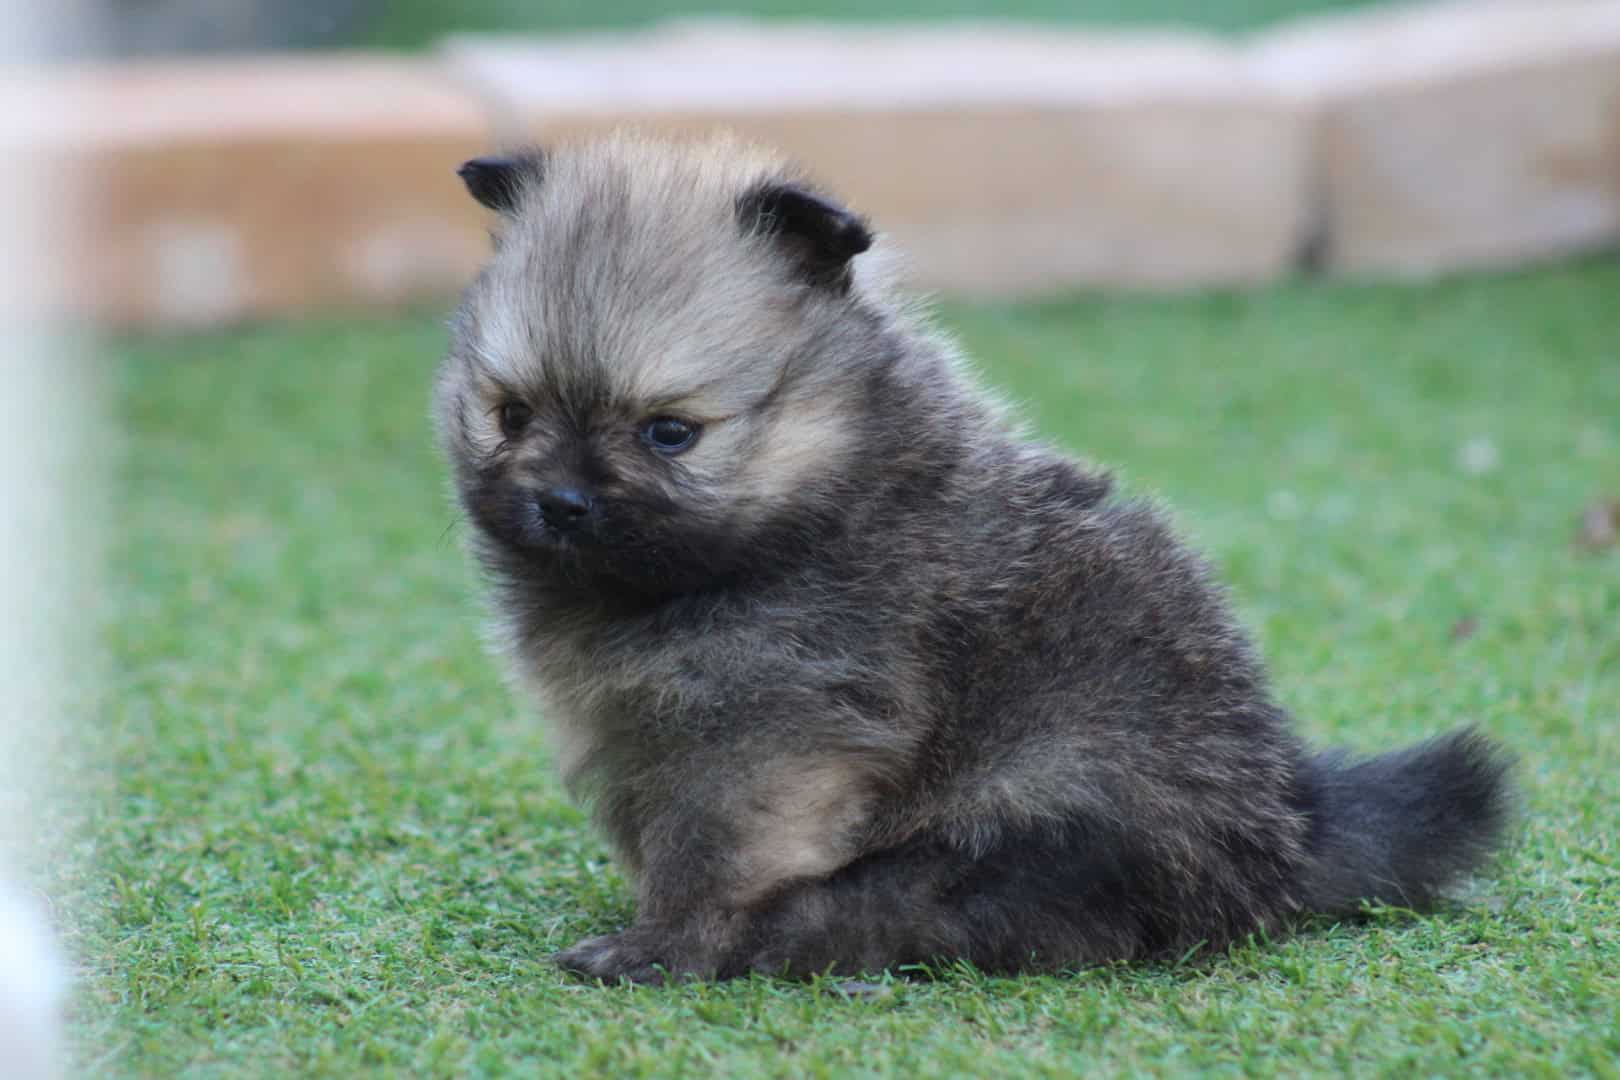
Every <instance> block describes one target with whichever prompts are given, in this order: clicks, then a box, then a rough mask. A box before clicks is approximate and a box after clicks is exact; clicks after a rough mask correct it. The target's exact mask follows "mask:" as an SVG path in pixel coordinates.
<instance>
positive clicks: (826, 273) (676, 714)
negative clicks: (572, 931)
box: [437, 138, 1508, 980]
mask: <svg viewBox="0 0 1620 1080" xmlns="http://www.w3.org/2000/svg"><path fill="white" fill-rule="evenodd" d="M502 169H509V170H510V171H509V172H507V173H503V172H502V171H501V170H502ZM471 176H472V177H476V189H477V191H478V193H479V197H480V198H481V199H482V200H483V201H485V202H486V203H488V204H489V205H491V206H492V207H493V208H495V209H497V210H499V211H501V212H502V214H503V215H504V216H505V222H504V225H503V227H502V232H501V236H500V239H499V244H498V250H497V253H496V255H495V257H494V259H493V260H492V262H491V264H490V266H489V267H488V268H487V269H486V270H485V272H484V273H483V275H482V276H481V277H480V279H479V281H478V282H477V283H476V284H475V285H474V286H473V287H472V288H471V289H470V290H469V292H468V294H467V298H466V300H465V302H464V304H463V306H462V309H461V312H460V314H459V316H458V319H457V322H456V328H455V340H454V345H453V347H452V350H451V354H450V356H449V359H448V360H447V361H446V363H445V366H444V368H443V370H442V372H441V376H440V380H439V384H438V399H437V409H438V416H439V421H440V429H441V435H442V439H443V442H444V445H445V447H446V450H447V452H448V455H449V458H450V460H451V462H452V464H453V466H454V473H455V479H456V484H457V490H458V492H459V495H460V498H461V501H462V503H463V504H464V506H465V508H466V510H467V513H468V516H469V518H470V519H471V521H472V522H473V524H474V530H473V533H474V536H473V543H474V550H475V552H476V554H477V557H478V559H479V561H480V562H481V564H482V566H483V567H484V569H485V570H486V571H487V574H488V578H489V580H490V582H491V585H492V591H493V597H494V603H495V608H496V610H497V612H498V614H499V616H500V623H499V629H498V632H497V637H498V640H499V641H500V644H501V645H502V647H503V648H504V650H505V651H506V652H507V654H508V655H509V657H510V659H511V662H512V664H513V668H514V670H515V672H516V673H517V675H518V676H519V677H520V679H521V681H522V682H523V684H524V685H525V686H527V687H529V688H532V689H533V691H534V692H535V693H536V694H538V695H539V696H540V698H541V700H542V702H543V706H544V710H545V712H546V715H547V718H548V720H549V721H550V722H551V723H552V725H553V727H554V728H555V730H556V732H557V739H558V752H559V756H560V759H561V763H562V768H563V771H564V774H565V776H566V778H567V780H568V783H569V784H570V785H571V787H572V788H573V789H574V790H575V791H577V792H578V793H579V794H580V795H581V797H583V798H585V799H586V800H588V801H589V803H590V804H591V806H592V808H593V811H594V814H595V818H596V821H597V822H598V823H599V824H600V826H601V828H602V830H603V831H604V833H605V834H606V836H607V837H608V839H609V840H610V841H611V842H612V844H613V846H614V848H615V849H616V851H617V853H618V855H619V857H620V859H621V861H622V863H623V865H624V867H625V869H626V872H627V874H628V875H629V877H630V878H631V880H633V881H634V883H635V887H636V890H637V894H638V899H639V903H640V911H639V915H638V918H637V920H636V922H635V924H634V925H633V926H631V927H630V928H629V929H627V930H624V931H623V932H621V933H618V934H612V935H609V936H606V937H601V938H595V939H592V940H588V941H584V942H581V943H580V944H578V945H576V946H575V947H573V948H572V949H569V950H568V951H566V952H564V953H562V954H561V955H560V956H559V957H558V961H559V963H561V964H562V965H564V966H565V967H567V968H569V969H571V970H574V971H578V972H581V973H584V974H586V975H591V976H598V977H602V978H608V979H613V978H617V977H620V976H624V977H628V978H630V979H633V980H656V979H659V978H661V977H662V974H661V973H662V972H670V973H678V974H696V975H702V976H712V977H721V978H724V977H729V976H735V975H739V974H742V973H745V972H749V971H762V972H768V973H778V972H786V973H791V974H796V975H803V974H807V973H814V972H822V971H827V970H836V971H840V972H857V971H870V970H877V969H882V968H888V967H894V966H896V965H901V964H906V963H908V962H919V961H931V960H936V959H948V958H961V959H966V960H969V961H971V962H973V963H974V964H976V965H978V966H980V967H981V968H985V969H990V970H997V971H1012V970H1049V969H1057V968H1067V967H1072V966H1076V965H1084V964H1095V963H1099V962H1107V961H1114V960H1132V959H1144V958H1154V957H1164V956H1174V955H1178V954H1181V953H1184V952H1185V951H1187V950H1189V949H1191V948H1193V947H1195V946H1196V945H1198V944H1199V943H1204V944H1205V945H1206V946H1207V947H1209V948H1212V949H1220V948H1222V947H1224V946H1225V945H1227V944H1228V943H1229V942H1232V941H1234V940H1236V939H1240V938H1242V937H1244V936H1245V935H1248V934H1250V933H1253V932H1256V931H1265V932H1275V931H1279V930H1281V929H1284V928H1285V927H1286V925H1287V924H1288V923H1289V921H1290V920H1291V919H1292V918H1293V917H1295V916H1298V915H1301V914H1304V913H1309V912H1325V913H1331V914H1347V913H1352V912H1355V911H1356V910H1357V909H1358V906H1359V905H1360V903H1361V902H1362V901H1363V900H1369V899H1376V900H1382V901H1387V902H1391V903H1396V904H1402V905H1424V904H1428V903H1430V902H1432V901H1433V900H1434V899H1435V898H1436V897H1437V895H1438V894H1439V893H1440V892H1441V890H1442V889H1444V888H1446V887H1447V886H1448V885H1450V884H1452V883H1454V882H1455V881H1456V880H1457V879H1458V878H1459V877H1460V876H1462V875H1463V874H1465V873H1467V872H1468V871H1469V870H1471V869H1472V868H1474V867H1475V866H1477V865H1478V864H1479V863H1480V862H1481V860H1483V859H1484V858H1485V857H1486V856H1487V855H1488V854H1489V853H1490V851H1491V850H1492V849H1493V847H1494V846H1495V845H1496V844H1497V843H1498V840H1499V837H1500V835H1501V833H1502V830H1503V827H1504V824H1505V819H1506V816H1507V810H1506V807H1507V802H1508V787H1507V780H1506V764H1505V761H1504V758H1503V756H1502V755H1501V754H1500V753H1499V752H1498V751H1497V750H1496V749H1495V748H1494V747H1493V746H1492V744H1491V743H1489V742H1488V741H1487V740H1486V739H1484V738H1483V737H1481V736H1478V735H1476V734H1472V733H1470V732H1461V733H1456V734H1452V735H1449V736H1446V737H1443V738H1440V739H1437V740H1435V741H1433V742H1429V743H1425V744H1424V745H1422V746H1419V747H1415V748H1411V749H1407V750H1403V751H1400V752H1397V753H1394V754H1390V755H1387V756H1384V757H1379V758H1375V759H1372V760H1370V761H1362V762H1359V763H1357V762H1351V761H1348V760H1346V759H1344V758H1343V757H1341V756H1339V755H1334V754H1329V755H1316V754H1312V753H1311V752H1309V751H1307V750H1306V749H1305V748H1304V747H1302V746H1301V744H1300V742H1299V741H1298V740H1297V739H1296V737H1295V736H1294V735H1293V734H1292V733H1291V732H1290V730H1289V722H1288V717H1287V716H1286V715H1285V714H1284V713H1283V711H1282V710H1281V709H1280V708H1279V707H1278V706H1277V705H1276V703H1275V702H1274V701H1273V700H1272V697H1271V695H1270V693H1269V691H1268V689H1267V686H1266V680H1265V675H1264V672H1263V671H1262V668H1261V664H1260V661H1259V659H1258V658H1257V657H1256V655H1255V652H1254V649H1253V647H1252V646H1251V644H1250V642H1249V640H1248V638H1247V637H1246V636H1245V635H1244V633H1243V631H1242V630H1241V629H1240V628H1239V627H1238V625H1237V623H1236V622H1235V621H1234V619H1233V617H1232V614H1231V611H1230V609H1229V605H1228V603H1227V600H1226V598H1225V596H1224V595H1223V593H1222V592H1221V590H1220V589H1219V588H1218V587H1217V586H1216V585H1215V584H1214V583H1213V582H1212V581H1211V577H1210V573H1209V571H1208V568H1207V567H1206V565H1205V563H1204V562H1203V561H1202V560H1201V559H1199V558H1198V557H1197V556H1196V555H1194V554H1193V553H1191V552H1190V551H1188V550H1187V549H1186V548H1185V547H1183V546H1182V545H1181V543H1179V542H1178V541H1177V539H1176V538H1175V536H1174V535H1173V534H1172V532H1171V530H1170V529H1169V528H1167V527H1166V524H1165V522H1164V520H1163V519H1162V518H1161V516H1160V515H1159V514H1158V513H1157V512H1156V511H1155V510H1154V509H1153V508H1152V507H1151V506H1150V505H1148V504H1146V503H1143V502H1141V501H1138V500H1129V499H1120V498H1115V497H1111V495H1110V491H1109V480H1108V477H1107V476H1106V475H1105V474H1103V473H1100V472H1097V471H1093V470H1091V469H1089V468H1087V467H1085V466H1083V465H1081V464H1079V463H1077V462H1075V461H1073V460H1071V459H1070V458H1068V457H1066V456H1064V455H1063V454H1060V453H1058V452H1055V451H1053V450H1051V449H1048V448H1045V447H1042V446H1040V445H1037V444H1035V443H1033V442H1031V441H1029V440H1028V439H1026V438H1023V437H1021V436H1020V435H1018V434H1017V433H1016V432H1014V431H1013V430H1012V429H1011V428H1010V426H1009V425H1008V423H1007V422H1006V420H1005V419H1004V417H1003V415H1002V413H1001V410H999V409H998V408H997V407H996V406H994V404H993V403H990V402H989V401H988V400H987V399H986V397H985V396H984V395H983V394H982V393H980V392H978V391H977V390H975V389H974V388H973V387H972V385H971V383H970V382H969V381H968V380H967V379H966V378H965V377H964V376H963V375H962V373H961V372H960V370H959V364H958V363H957V360H956V357H955V355H954V353H953V351H952V349H951V347H950V346H949V344H948V343H946V342H945V341H943V340H942V339H941V338H939V337H938V336H936V335H935V334H933V333H932V332H930V331H928V330H927V329H926V328H925V327H924V326H923V325H922V324H921V323H920V322H919V321H918V320H916V319H915V318H914V317H913V316H912V315H911V314H909V313H908V310H907V309H906V308H905V307H904V306H903V305H902V304H900V303H898V302H897V301H896V300H894V299H893V298H892V297H891V295H890V293H889V291H888V290H887V289H886V287H885V286H884V285H883V283H882V281H881V280H880V279H879V277H878V276H877V274H876V270H875V268H876V267H877V265H878V262H879V261H880V259H881V252H880V251H874V252H873V253H871V254H868V255H862V256H861V257H859V258H855V256H856V255H857V254H859V253H860V252H861V251H863V250H864V249H865V247H866V245H867V244H868V243H869V242H870V239H871V238H870V234H869V233H868V232H867V231H866V227H865V224H864V222H861V221H860V219H858V218H856V217H855V216H854V215H852V214H850V213H849V212H848V211H845V210H843V209H842V208H840V207H838V205H837V204H836V203H833V202H831V201H830V200H828V199H827V198H826V197H825V196H824V195H819V194H816V193H815V192H814V191H813V189H811V188H809V187H807V186H805V185H804V183H803V181H802V179H801V178H800V177H798V176H796V175H795V174H794V173H792V172H791V170H788V169H786V168H785V167H784V166H783V165H781V164H780V163H779V162H777V161H776V160H775V159H773V158H771V157H769V156H768V155H764V154H761V153H759V152H757V151H753V150H750V149H748V148H745V147H741V146H738V145H735V144H732V143H728V142H717V143H708V144H701V145H695V146H693V145H685V146H674V145H668V144H661V143H655V142H645V141H640V140H637V139H634V138H618V139H613V140H608V141H606V142H601V143H595V144H588V145H586V146H583V147H577V148H573V149H566V150H559V151H555V152H552V153H549V154H545V155H540V154H531V155H526V156H524V157H521V158H517V159H513V160H512V161H511V162H509V163H503V162H501V161H499V160H495V159H485V160H484V161H482V162H480V163H478V165H477V167H476V168H474V169H472V170H471ZM469 183H474V180H473V179H469ZM773 207H774V208H776V209H774V210H772V209H771V208H773ZM784 207H785V208H786V209H783V208H784ZM509 402H517V403H519V405H520V406H521V408H518V409H517V411H515V412H513V411H508V412H506V413H503V412H502V407H503V405H505V404H507V403H509ZM503 416H504V417H505V419H504V420H503V419H502V417H503ZM659 416H674V417H676V418H679V419H684V420H687V421H693V422H701V423H702V424H703V425H704V426H703V428H702V432H701V434H700V435H699V436H698V438H697V440H696V442H695V443H694V444H693V445H692V447H691V449H689V450H687V451H686V452H684V453H679V454H666V453H663V452H660V451H657V450H654V449H653V448H651V447H650V446H649V444H648V441H647V436H646V435H645V432H646V431H647V430H648V428H647V426H646V425H647V421H649V420H650V419H652V418H654V417H659ZM503 424H504V425H505V426H504V427H503ZM558 492H561V493H563V494H564V495H565V496H566V499H567V500H572V501H571V502H568V503H567V506H576V505H577V507H578V508H579V514H580V517H579V520H578V521H576V522H575V524H574V526H573V528H571V529H570V530H568V531H566V532H565V531H564V530H563V529H562V528H561V527H560V526H559V525H558V514H560V513H562V512H564V511H563V510H558V509H557V504H556V497H557V493H558ZM548 499H550V500H551V501H550V502H547V500H548ZM541 503H545V508H544V509H542V508H541V506H540V504H541ZM566 509H567V507H566V506H565V507H564V510H566ZM569 512H572V511H569Z"/></svg>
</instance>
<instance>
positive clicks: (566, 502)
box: [535, 488, 591, 532]
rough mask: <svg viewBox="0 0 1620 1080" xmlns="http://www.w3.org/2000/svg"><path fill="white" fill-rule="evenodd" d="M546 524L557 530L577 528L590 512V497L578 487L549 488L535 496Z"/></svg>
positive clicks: (564, 530) (565, 530)
mask: <svg viewBox="0 0 1620 1080" xmlns="http://www.w3.org/2000/svg"><path fill="white" fill-rule="evenodd" d="M535 502H536V503H538V504H539V506H540V513H541V515H542V516H543V517H544V518H545V519H546V524H547V525H549V526H551V527H552V528H553V529H556V530H558V531H559V532H567V531H569V530H570V529H575V528H578V527H579V525H580V524H581V523H583V522H584V521H585V519H586V518H587V517H589V516H590V513H591V497H590V496H589V495H587V494H585V493H584V492H583V491H580V490H579V489H578V488H551V489H549V490H547V491H542V492H541V493H540V494H539V495H537V496H535Z"/></svg>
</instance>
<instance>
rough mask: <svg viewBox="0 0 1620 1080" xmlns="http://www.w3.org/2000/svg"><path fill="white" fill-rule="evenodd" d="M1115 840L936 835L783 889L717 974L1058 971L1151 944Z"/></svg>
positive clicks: (758, 913) (1073, 830)
mask: <svg viewBox="0 0 1620 1080" xmlns="http://www.w3.org/2000/svg"><path fill="white" fill-rule="evenodd" d="M1132 876H1133V867H1132V866H1131V864H1130V860H1129V859H1128V858H1126V857H1125V855H1124V854H1123V845H1122V844H1120V843H1119V842H1118V840H1117V839H1115V840H1113V841H1112V842H1110V840H1109V839H1107V838H1104V837H1101V836H1098V835H1097V834H1096V833H1095V831H1093V830H1089V829H1086V828H1084V827H1082V826H1079V825H1077V824H1068V825H1063V824H1057V825H1052V826H1043V827H1033V828H1026V829H1022V830H1018V831H1015V832H1009V833H1007V834H1004V835H1003V836H1002V837H1001V838H1000V839H999V840H998V841H997V842H996V844H995V845H994V846H993V847H992V848H991V849H990V850H988V851H980V852H967V851H963V850H962V849H960V848H958V847H956V846H954V845H952V844H950V843H949V842H947V841H946V840H945V839H943V838H941V837H931V838H921V839H917V840H914V841H911V842H908V843H906V844H905V845H903V846H901V847H899V848H895V849H892V850H889V851H885V852H880V853H877V854H874V855H870V856H867V857H865V858H863V859H860V860H859V861H857V862H855V863H852V864H851V865H849V866H847V867H845V868H843V869H842V870H840V871H838V872H837V873H835V874H833V875H831V876H829V877H827V878H823V879H820V880H817V881H811V882H802V883H799V884H796V885H793V886H790V887H788V888H786V889H785V890H783V891H782V892H781V893H779V894H778V895H777V896H776V897H774V898H773V899H772V900H770V901H769V902H767V903H766V904H764V905H762V906H761V907H759V908H757V909H755V911H754V912H753V913H752V916H753V917H752V919H751V921H750V923H751V924H750V927H749V931H748V933H747V934H746V935H745V936H744V937H743V938H742V939H741V941H740V942H739V948H738V949H737V950H736V951H735V952H734V953H733V954H732V955H731V956H730V957H729V958H728V961H727V963H726V964H725V965H723V967H722V969H721V971H720V972H719V974H720V975H721V976H722V977H724V976H732V975H741V974H744V973H746V972H749V971H757V972H760V973H761V974H767V975H789V976H796V977H806V976H810V975H814V974H819V973H827V972H837V973H840V974H846V975H853V974H856V973H859V972H863V971H868V972H875V971H881V970H883V969H892V968H897V967H900V966H902V965H906V964H917V963H928V962H934V961H950V960H955V959H962V960H968V961H970V962H972V963H973V964H974V965H976V966H977V967H979V968H981V969H982V970H985V971H997V972H1012V971H1030V970H1045V971H1050V970H1056V969H1060V968H1069V967H1079V966H1084V965H1088V964H1096V963H1105V962H1108V961H1112V960H1123V959H1132V958H1136V957H1140V956H1144V955H1147V954H1150V953H1153V952H1157V951H1159V949H1160V948H1162V946H1163V945H1165V944H1167V942H1165V941H1163V940H1162V938H1163V935H1162V934H1161V933H1160V930H1159V927H1158V926H1157V925H1156V922H1157V920H1156V919H1155V917H1154V915H1153V912H1152V910H1151V907H1150V906H1148V905H1146V904H1144V903H1142V901H1141V898H1139V897H1133V895H1132V893H1133V890H1132V888H1131V885H1132Z"/></svg>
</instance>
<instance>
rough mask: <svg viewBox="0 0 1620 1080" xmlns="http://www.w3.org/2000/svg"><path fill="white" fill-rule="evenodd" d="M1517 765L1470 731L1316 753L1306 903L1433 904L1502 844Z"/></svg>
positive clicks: (1318, 907)
mask: <svg viewBox="0 0 1620 1080" xmlns="http://www.w3.org/2000/svg"><path fill="white" fill-rule="evenodd" d="M1511 770H1512V761H1511V760H1510V759H1509V758H1508V756H1507V755H1506V754H1505V753H1504V752H1503V751H1502V750H1501V749H1500V748H1499V747H1498V746H1497V745H1496V744H1495V743H1493V742H1491V741H1490V740H1489V739H1487V738H1485V737H1484V736H1483V735H1480V734H1479V733H1477V732H1475V731H1473V730H1471V729H1464V730H1461V731H1455V732H1452V733H1451V734H1449V735H1443V736H1441V737H1439V738H1437V739H1432V740H1430V741H1428V742H1425V743H1421V744H1419V745H1417V746H1412V747H1408V748H1407V749H1405V750H1398V751H1396V752H1394V753H1392V754H1384V755H1382V756H1380V757H1375V758H1370V759H1367V760H1365V761H1353V760H1351V759H1350V758H1349V757H1348V756H1347V755H1346V754H1344V753H1342V752H1339V751H1334V752H1329V753H1326V754H1322V755H1320V756H1318V757H1316V758H1314V759H1312V760H1311V761H1309V762H1308V763H1307V765H1306V768H1305V771H1304V775H1303V777H1302V779H1303V780H1304V781H1305V783H1304V785H1303V786H1304V789H1305V795H1306V803H1307V805H1308V806H1309V808H1310V812H1311V814H1312V829H1311V855H1312V857H1311V859H1310V862H1309V865H1308V867H1307V870H1306V873H1305V878H1304V882H1303V884H1304V897H1303V899H1304V901H1305V904H1306V906H1307V908H1308V910H1310V911H1314V912H1319V913H1322V914H1329V915H1333V914H1352V913H1354V912H1356V911H1357V910H1359V908H1360V906H1361V903H1362V902H1363V901H1380V902H1383V903H1386V904H1393V905H1397V906H1400V907H1411V908H1421V907H1424V906H1427V905H1429V904H1431V903H1433V902H1434V900H1436V899H1437V898H1438V897H1439V896H1440V895H1441V894H1442V893H1443V892H1444V891H1445V890H1446V888H1447V887H1448V886H1450V885H1452V884H1454V883H1455V882H1456V881H1457V880H1458V879H1459V878H1461V877H1463V876H1464V875H1466V874H1467V873H1469V872H1470V871H1472V870H1474V869H1475V868H1476V867H1478V866H1479V865H1480V864H1481V863H1482V862H1484V861H1485V859H1486V858H1487V857H1489V856H1490V855H1491V853H1492V852H1493V851H1494V850H1495V849H1496V848H1497V847H1498V846H1499V845H1500V844H1501V842H1502V839H1503V835H1504V833H1505V832H1506V830H1507V828H1508V825H1509V822H1510V821H1511V819H1512V817H1513V803H1514V797H1513V788H1512V784H1511V781H1510V779H1509V773H1510V772H1511Z"/></svg>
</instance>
